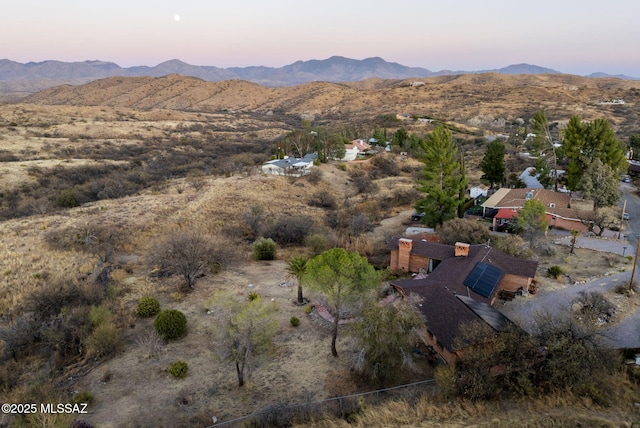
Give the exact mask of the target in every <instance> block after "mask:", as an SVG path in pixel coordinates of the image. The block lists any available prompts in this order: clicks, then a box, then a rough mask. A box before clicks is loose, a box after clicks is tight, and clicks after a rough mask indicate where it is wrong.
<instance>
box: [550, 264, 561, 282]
mask: <svg viewBox="0 0 640 428" xmlns="http://www.w3.org/2000/svg"><path fill="white" fill-rule="evenodd" d="M560 275H562V268H561V267H560V266H558V265H554V266H550V267H548V268H547V276H548V277H550V278H553V279H558V277H560Z"/></svg>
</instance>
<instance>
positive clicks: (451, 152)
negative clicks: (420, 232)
mask: <svg viewBox="0 0 640 428" xmlns="http://www.w3.org/2000/svg"><path fill="white" fill-rule="evenodd" d="M421 146H422V147H421V148H422V151H423V153H422V155H421V156H420V161H421V162H422V163H423V164H424V168H423V170H422V178H421V179H419V180H418V190H419V191H421V192H423V193H425V194H426V197H425V198H424V199H422V200H420V201H418V203H417V204H416V210H417V211H419V212H423V213H424V214H425V215H424V217H423V219H422V221H423V222H424V223H426V224H427V225H428V226H430V227H436V226H438V225H441V224H442V223H444V222H445V221H447V220H450V219H452V218H454V217H455V216H456V214H457V212H458V207H459V205H461V204H464V196H461V195H464V191H465V190H466V187H467V179H466V177H465V176H464V174H463V173H462V168H461V164H460V159H459V156H458V149H457V147H456V145H455V144H454V142H453V139H452V137H451V132H450V131H449V130H448V129H447V128H446V127H444V126H439V127H437V128H436V129H434V130H433V132H432V133H431V135H429V137H428V138H427V139H426V140H421Z"/></svg>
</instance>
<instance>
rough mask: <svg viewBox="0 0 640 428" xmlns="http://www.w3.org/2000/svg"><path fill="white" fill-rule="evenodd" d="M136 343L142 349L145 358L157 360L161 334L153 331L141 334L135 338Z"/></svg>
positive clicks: (160, 346) (160, 345)
mask: <svg viewBox="0 0 640 428" xmlns="http://www.w3.org/2000/svg"><path fill="white" fill-rule="evenodd" d="M136 345H137V346H138V347H139V348H140V349H142V351H143V352H144V355H145V358H150V359H153V360H157V359H158V357H159V356H160V352H161V351H162V345H163V343H162V336H160V335H159V334H158V333H157V332H155V331H151V332H149V333H147V334H141V335H139V336H138V337H137V338H136Z"/></svg>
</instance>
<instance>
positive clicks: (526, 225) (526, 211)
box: [517, 199, 549, 246]
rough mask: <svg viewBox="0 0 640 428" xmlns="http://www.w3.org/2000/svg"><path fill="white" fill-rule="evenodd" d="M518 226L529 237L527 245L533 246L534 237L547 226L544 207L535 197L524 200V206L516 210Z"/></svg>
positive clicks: (547, 221)
mask: <svg viewBox="0 0 640 428" xmlns="http://www.w3.org/2000/svg"><path fill="white" fill-rule="evenodd" d="M517 223H518V228H519V229H520V230H521V231H522V234H523V235H524V236H525V237H527V238H528V239H529V245H530V246H533V244H534V242H535V240H536V238H537V237H538V235H540V234H541V233H544V232H545V231H546V230H547V229H548V228H549V220H547V214H546V208H545V206H544V204H543V203H542V202H540V201H538V200H537V199H529V200H527V201H525V203H524V206H523V207H522V208H521V209H520V211H518V218H517Z"/></svg>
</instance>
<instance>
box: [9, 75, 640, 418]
mask: <svg viewBox="0 0 640 428" xmlns="http://www.w3.org/2000/svg"><path fill="white" fill-rule="evenodd" d="M612 100H622V101H624V102H623V103H622V102H617V103H613V102H611V101H612ZM639 101H640V82H633V81H623V80H618V79H587V78H580V77H577V76H568V75H537V76H533V75H531V76H506V75H498V74H483V75H464V76H444V77H434V78H429V79H424V80H420V82H415V81H414V80H383V79H370V80H367V81H362V82H356V83H349V84H335V83H324V82H315V83H308V84H304V85H300V86H295V87H287V88H267V87H263V86H260V85H257V84H254V83H249V82H245V81H239V80H232V81H223V82H215V83H214V82H206V81H203V80H200V79H197V78H191V77H183V76H179V75H168V76H164V77H158V78H151V77H131V78H125V77H113V78H107V79H103V80H98V81H94V82H91V83H88V84H85V85H80V86H71V85H64V86H58V87H55V88H50V89H47V90H44V91H42V92H39V93H37V94H35V95H32V96H30V97H28V98H25V99H23V100H22V101H21V102H20V103H13V104H0V190H1V192H0V233H2V236H3V239H2V243H1V245H0V265H1V266H2V270H1V272H2V275H0V363H1V364H0V391H1V393H2V396H3V397H5V398H6V401H8V402H15V403H27V402H38V403H39V402H42V403H48V402H51V403H57V402H70V401H72V400H77V401H80V402H85V401H87V402H90V407H89V413H88V414H86V415H63V414H60V415H41V414H38V415H22V416H18V415H15V416H12V415H0V427H3V426H9V424H14V426H47V427H48V426H65V427H67V426H69V425H70V422H71V420H72V419H73V418H76V416H77V418H76V419H77V420H78V421H82V423H84V424H85V425H79V423H80V422H78V424H76V425H74V426H99V427H119V426H153V427H163V426H165V427H179V426H185V427H187V426H188V427H191V426H210V424H211V423H212V420H213V419H212V418H213V416H215V417H216V418H217V420H218V421H219V422H224V421H229V420H233V419H235V418H241V417H244V416H246V415H249V414H251V413H252V412H259V415H260V414H262V416H261V417H263V418H266V417H267V416H269V415H270V413H269V412H271V413H273V414H277V413H278V412H280V411H281V410H282V409H285V408H286V406H287V405H289V404H300V403H310V402H314V401H319V400H326V399H330V398H331V397H336V396H346V395H350V394H352V393H355V392H363V391H371V390H372V389H375V388H377V385H373V384H372V381H371V379H369V378H368V377H366V378H365V377H363V376H354V375H353V371H352V368H353V363H354V361H355V360H356V359H357V356H358V354H359V349H358V345H357V343H356V340H355V339H353V337H352V336H351V335H350V334H349V331H348V330H347V329H346V328H345V329H341V333H340V336H339V338H338V341H337V343H338V347H339V351H340V356H339V358H334V357H332V356H331V353H330V347H329V344H330V341H331V330H330V328H329V326H328V322H327V320H326V319H325V318H323V317H322V315H319V313H320V312H319V311H318V306H322V304H323V303H325V302H326V297H324V296H323V294H321V293H318V292H313V291H311V290H310V289H307V288H306V286H305V287H303V288H304V294H305V297H306V299H307V300H306V301H304V302H303V304H300V305H299V304H297V303H296V298H297V287H296V286H295V280H293V279H292V278H291V276H290V275H289V274H288V272H287V262H288V261H289V260H290V258H291V257H292V256H294V255H301V254H303V255H308V256H310V257H311V256H314V255H317V254H319V253H321V252H323V251H325V250H326V249H328V248H331V247H344V248H346V249H348V250H350V251H357V252H358V253H360V254H362V255H364V256H366V257H367V258H368V260H369V262H370V263H371V264H373V265H375V267H376V268H377V269H378V270H379V271H380V272H381V274H382V275H383V278H387V279H388V278H390V277H391V276H393V275H395V273H393V272H390V271H389V269H387V268H388V265H389V250H388V249H387V243H388V242H389V239H390V238H391V237H392V236H394V235H399V234H402V233H404V231H405V230H406V227H407V226H409V225H411V222H410V218H411V214H412V212H413V209H414V205H415V202H416V200H417V199H419V198H420V197H421V194H420V193H419V192H418V191H417V190H416V179H417V178H419V177H420V173H421V171H422V168H423V166H424V164H423V163H421V162H420V161H419V160H418V159H417V158H418V156H417V153H416V152H417V150H416V151H413V152H412V151H411V150H409V152H408V153H407V152H406V151H405V150H406V149H405V148H403V147H400V146H394V147H393V149H392V150H391V151H390V152H386V151H385V150H384V148H382V147H380V148H378V153H377V154H375V155H372V156H370V157H367V158H366V159H361V160H356V161H353V162H339V161H330V162H327V163H320V164H318V165H315V166H314V167H313V169H312V172H311V173H310V174H308V175H306V176H302V177H286V176H270V175H266V174H264V173H262V171H261V165H262V164H263V162H265V161H266V160H268V159H270V158H271V157H272V156H273V155H274V154H275V153H280V150H281V149H282V148H283V147H285V148H286V147H287V145H286V142H285V141H284V140H285V139H286V138H287V137H290V136H291V135H294V136H298V137H301V136H303V135H304V136H307V137H308V136H309V135H313V133H312V132H310V131H311V129H314V130H315V129H317V130H318V131H321V132H326V135H331V136H338V137H339V138H340V139H338V142H339V143H340V142H341V141H345V140H349V139H353V138H369V137H371V136H372V135H373V131H374V129H375V130H378V131H379V130H380V129H384V130H385V132H386V131H388V132H389V134H388V135H389V137H390V138H391V136H392V135H393V133H394V132H395V131H397V130H398V129H399V128H401V127H404V128H407V130H408V132H410V133H412V134H413V133H415V134H417V135H420V136H425V135H427V134H428V133H429V132H431V131H432V130H433V129H434V126H435V124H434V123H432V121H430V120H421V121H419V120H416V119H417V118H424V119H434V121H436V123H442V122H444V123H446V124H447V125H448V126H449V127H450V129H452V132H453V134H454V137H455V138H456V141H457V142H458V143H459V144H460V147H462V148H463V150H464V153H465V167H466V169H467V176H468V178H469V180H470V182H471V183H474V184H478V183H480V175H481V172H480V171H479V168H478V164H479V162H480V159H481V158H482V156H483V154H484V152H485V148H486V144H487V139H486V138H484V137H486V136H489V135H495V134H505V135H506V136H509V137H510V138H509V139H508V140H507V141H508V143H507V144H508V145H509V150H508V153H507V156H506V164H507V173H520V172H521V171H522V170H523V168H524V167H526V166H530V164H529V163H527V162H530V160H528V159H525V158H523V157H520V156H517V155H516V153H517V151H518V150H519V149H520V148H521V147H522V139H521V138H520V137H521V135H522V134H519V135H516V134H517V133H518V132H519V130H520V127H525V126H526V124H527V123H528V120H529V119H530V118H531V116H532V115H533V113H534V112H536V111H538V110H540V109H544V110H545V111H546V114H547V116H548V117H549V119H550V121H552V122H554V124H555V123H557V122H562V121H564V120H567V119H569V118H570V117H571V116H573V115H579V116H581V117H582V118H583V119H585V120H592V119H594V118H601V117H604V118H607V119H609V120H610V121H611V122H612V123H613V124H614V127H615V129H616V132H617V133H618V136H619V137H620V138H621V139H625V138H626V137H628V136H629V135H633V134H637V133H638V129H637V123H638V120H637V119H638V118H637V115H638V108H637V106H638V102H639ZM303 119H304V120H303ZM518 119H521V120H518ZM310 124H311V125H310ZM311 126H313V128H309V127H311ZM317 135H318V133H316V136H317ZM505 139H506V138H505ZM294 143H295V141H294ZM512 143H517V146H516V144H512ZM289 149H290V150H291V151H293V149H292V147H291V145H290V146H289ZM289 154H291V152H289ZM265 236H268V237H273V238H274V239H275V240H276V241H277V251H276V253H275V256H274V257H275V260H257V258H258V257H256V251H255V249H256V246H255V243H256V241H259V240H260V238H261V237H265ZM174 238H176V239H177V238H180V239H187V240H189V239H190V240H192V241H191V242H194V241H195V242H196V244H197V245H199V246H200V247H198V248H202V249H205V248H206V249H207V251H206V253H212V254H214V255H215V260H214V259H211V260H207V265H206V266H205V267H206V269H205V268H203V270H201V271H200V272H198V275H197V278H196V281H195V285H194V286H193V288H192V289H190V288H189V287H188V286H185V284H184V280H183V277H182V276H181V275H180V274H178V273H176V272H174V271H172V270H171V268H167V267H166V264H168V263H169V262H170V261H172V259H173V254H175V253H171V252H169V253H164V254H165V255H164V259H161V260H158V258H157V253H158V251H156V250H157V249H158V248H168V247H167V245H169V243H170V241H171V240H172V239H174ZM492 239H493V238H492ZM179 242H185V241H179ZM516 242H519V241H516ZM514 245H516V244H514ZM517 245H524V241H522V242H521V243H520V244H517ZM209 246H211V247H209ZM549 246H550V247H552V249H553V251H549V252H548V253H549V254H534V256H535V257H537V258H538V260H539V262H540V266H541V267H542V269H546V267H548V266H552V265H562V266H563V269H565V272H566V274H567V275H571V277H572V278H574V279H577V280H580V281H583V280H587V279H588V278H590V277H591V276H593V275H595V274H596V272H605V271H609V270H620V271H622V270H625V269H628V268H629V266H630V261H629V260H628V259H626V258H624V257H621V256H617V255H615V256H607V257H602V256H601V255H600V254H599V253H595V252H594V251H592V250H587V249H577V250H576V255H575V256H571V257H569V256H567V255H566V249H565V248H563V247H560V246H556V245H555V244H553V243H552V242H549ZM556 248H557V250H556ZM195 253H196V254H200V253H205V251H195ZM167 254H168V255H167ZM578 260H579V261H580V263H578ZM174 269H175V270H177V269H176V268H175V266H174ZM541 272H542V271H541ZM540 277H541V278H539V280H540V284H541V286H546V285H550V286H560V283H559V282H557V281H555V280H553V281H554V282H553V283H551V282H550V281H551V279H549V278H546V276H545V275H544V274H541V275H540ZM381 291H384V290H381ZM220 294H225V295H229V296H231V299H234V300H235V301H237V302H242V303H246V302H248V301H249V300H250V299H251V298H254V297H255V296H260V297H261V298H262V301H264V302H266V303H267V304H269V305H271V306H272V307H273V308H274V310H275V315H274V317H275V319H276V321H277V326H278V330H277V334H276V335H275V337H274V340H273V349H271V352H270V353H265V354H264V355H263V357H262V358H257V359H256V360H255V361H253V362H252V370H250V371H251V373H250V375H249V376H247V382H246V384H245V385H244V386H242V387H240V386H238V381H237V379H236V371H235V367H234V364H233V363H232V362H230V361H229V359H228V358H229V355H225V354H224V353H223V352H222V350H221V348H224V347H223V346H221V345H220V344H221V343H222V340H221V336H220V332H221V331H223V330H224V328H222V327H221V326H224V325H227V324H226V323H228V320H227V319H226V318H225V314H224V310H222V309H224V308H222V309H221V308H220V307H219V305H218V303H219V301H221V300H223V299H218V296H219V295H220ZM252 296H253V297H252ZM142 297H153V298H156V299H157V301H158V303H159V305H160V307H161V308H162V309H177V310H180V311H182V312H183V313H184V314H185V316H186V318H187V331H186V334H185V335H184V336H182V337H180V338H178V339H176V340H166V341H165V340H163V339H162V338H160V336H158V335H157V333H156V328H155V326H154V320H153V319H152V318H146V317H143V316H142V315H141V314H140V313H139V311H138V307H139V306H138V305H139V302H140V301H141V299H142ZM618 297H619V298H620V299H621V297H620V296H618ZM625 301H626V302H628V305H634V304H637V300H635V301H633V300H631V299H626V300H625ZM293 318H295V319H297V321H298V323H297V324H296V323H294V322H293ZM294 324H295V325H294ZM415 353H416V355H418V357H416V367H415V368H416V371H415V372H409V371H407V372H403V373H402V374H401V376H399V379H398V380H397V383H409V382H414V381H416V380H424V379H431V378H432V377H433V376H434V367H435V365H436V364H435V360H433V359H432V358H431V357H429V355H430V354H429V353H428V350H427V349H425V348H423V347H421V348H420V349H416V352H415ZM176 361H182V362H187V363H188V372H187V374H186V377H184V378H179V377H177V376H175V375H174V374H172V373H171V372H170V367H171V365H172V363H174V362H176ZM635 385H636V384H635V383H634V384H633V385H631V382H630V381H629V380H627V378H626V377H624V378H621V379H620V380H619V384H616V389H615V390H616V391H618V390H619V392H616V393H615V394H614V392H613V391H612V392H611V393H610V395H611V398H610V399H609V400H610V401H611V402H612V403H615V405H614V406H611V407H605V406H604V405H602V406H601V405H599V404H597V403H594V402H593V401H591V399H589V398H584V397H583V396H578V395H574V394H573V393H570V394H564V391H562V392H560V393H559V394H558V395H553V396H551V397H549V398H546V397H542V399H540V400H536V401H535V402H533V403H532V401H531V400H530V399H529V397H527V398H526V399H524V398H523V399H522V400H520V401H518V402H513V403H508V402H507V401H505V402H504V404H503V402H500V403H496V404H495V405H493V404H491V405H487V406H484V405H483V404H482V403H469V402H467V401H461V402H460V403H459V404H457V403H453V404H452V403H451V401H449V402H448V403H447V402H436V401H434V402H433V403H429V405H428V406H426V405H425V404H426V403H425V402H424V400H430V399H429V398H427V399H424V398H420V397H421V396H422V395H423V392H425V391H424V388H423V389H420V388H418V389H415V390H414V389H411V390H408V391H403V392H398V394H397V395H394V394H395V393H394V394H388V395H385V396H384V397H382V398H383V400H384V399H386V398H390V397H394V398H396V397H397V398H398V399H400V398H404V399H406V401H405V402H404V403H413V404H412V406H411V409H409V410H407V409H406V408H404V407H403V404H402V403H397V402H396V403H388V404H389V406H390V407H380V412H387V413H388V414H389V415H390V417H391V418H390V419H384V418H382V416H381V414H379V413H375V412H374V413H372V414H369V413H368V412H365V408H369V409H371V408H372V407H376V406H369V404H364V402H361V401H359V400H349V401H345V403H344V405H343V402H342V401H340V407H339V409H337V410H336V409H332V410H331V414H334V415H335V416H336V417H338V418H339V420H334V421H331V420H328V421H319V422H318V424H319V426H342V425H343V424H347V422H343V421H342V419H345V420H349V421H350V422H353V421H354V420H356V419H354V417H357V418H360V419H359V420H360V422H359V423H360V426H377V425H386V426H396V425H398V424H401V423H404V424H405V425H410V424H411V423H413V420H414V419H405V421H404V422H399V421H398V419H397V418H402V417H405V416H407V415H410V413H411V412H414V411H415V413H416V416H415V417H416V420H420V421H424V420H431V421H433V422H434V423H440V424H441V425H442V426H445V425H446V426H468V425H469V424H470V423H476V424H480V425H483V426H484V425H487V426H488V425H495V426H505V427H506V426H514V425H517V424H518V423H520V422H521V421H522V420H534V422H533V423H532V426H535V425H536V424H537V423H538V422H540V424H541V425H543V426H549V425H553V426H556V425H557V426H567V424H570V422H571V421H576V423H575V424H572V426H573V425H576V426H577V425H581V426H592V425H596V424H597V425H598V426H600V425H603V426H613V425H616V426H623V421H628V420H631V419H632V418H635V420H637V418H638V408H637V407H634V403H636V402H637V401H638V400H637V386H635ZM618 386H622V387H620V388H618ZM428 388H430V387H428ZM603 391H608V390H603ZM405 392H406V395H405ZM633 394H635V395H633ZM565 395H567V397H565ZM427 397H429V396H428V395H427ZM376 399H377V397H376ZM334 402H335V401H332V403H334ZM434 403H435V404H434ZM376 404H379V402H378V403H376ZM512 404H513V405H514V406H513V407H512ZM507 405H508V406H509V411H508V412H506V411H505V406H507ZM458 406H459V407H458ZM387 409H388V410H387ZM260 412H262V413H260ZM280 413H282V412H280ZM506 413H508V416H509V418H508V419H505V418H504V417H505V414H506ZM567 414H569V416H566V415H567ZM265 415H266V416H265ZM366 418H373V419H377V420H383V421H386V422H384V423H382V424H376V423H375V422H368V420H367V419H366ZM318 419H319V417H318ZM258 420H260V419H258ZM501 420H506V421H507V422H504V423H503V425H499V424H498V425H496V421H501ZM603 420H604V421H613V422H610V424H609V425H606V424H601V423H599V422H601V421H603ZM480 421H482V422H480ZM567 421H569V422H567ZM245 422H248V420H245ZM565 422H566V423H565ZM240 423H243V422H240ZM544 423H547V425H544ZM256 424H257V422H256ZM563 424H564V425H563ZM276 425H277V424H276ZM281 425H284V423H282V424H281Z"/></svg>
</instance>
